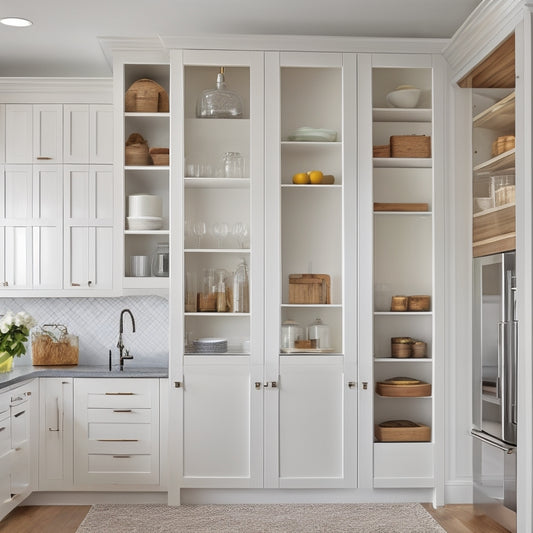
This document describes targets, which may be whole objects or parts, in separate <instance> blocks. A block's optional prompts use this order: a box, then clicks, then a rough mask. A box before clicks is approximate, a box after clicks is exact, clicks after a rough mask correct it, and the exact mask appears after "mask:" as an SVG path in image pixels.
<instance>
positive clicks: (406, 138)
mask: <svg viewBox="0 0 533 533" xmlns="http://www.w3.org/2000/svg"><path fill="white" fill-rule="evenodd" d="M390 146H391V156H392V157H431V137H429V136H428V135H392V136H391V138H390Z"/></svg>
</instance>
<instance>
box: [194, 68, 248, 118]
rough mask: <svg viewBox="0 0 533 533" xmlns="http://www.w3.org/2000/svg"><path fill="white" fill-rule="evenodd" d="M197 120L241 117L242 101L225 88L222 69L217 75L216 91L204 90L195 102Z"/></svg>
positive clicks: (234, 93)
mask: <svg viewBox="0 0 533 533" xmlns="http://www.w3.org/2000/svg"><path fill="white" fill-rule="evenodd" d="M196 116H197V117H198V118H240V117H242V100H241V97H240V96H239V95H238V94H237V93H236V92H235V91H232V90H230V89H228V88H227V86H226V81H225V79H224V67H220V72H219V73H218V74H217V86H216V89H205V90H204V91H202V92H201V94H200V95H199V96H198V100H197V102H196Z"/></svg>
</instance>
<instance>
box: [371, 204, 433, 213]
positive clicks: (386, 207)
mask: <svg viewBox="0 0 533 533" xmlns="http://www.w3.org/2000/svg"><path fill="white" fill-rule="evenodd" d="M428 209H429V205H428V204H426V203H419V204H416V203H386V202H374V211H400V212H410V211H428Z"/></svg>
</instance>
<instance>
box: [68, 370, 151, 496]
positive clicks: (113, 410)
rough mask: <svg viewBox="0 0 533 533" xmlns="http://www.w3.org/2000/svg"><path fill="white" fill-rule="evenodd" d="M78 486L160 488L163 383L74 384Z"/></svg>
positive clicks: (80, 381)
mask: <svg viewBox="0 0 533 533" xmlns="http://www.w3.org/2000/svg"><path fill="white" fill-rule="evenodd" d="M74 418H75V420H76V424H75V428H74V483H75V486H76V488H77V489H86V490H121V491H128V490H139V488H141V487H144V486H146V487H147V488H148V487H150V488H151V489H152V490H157V487H158V486H159V480H160V476H159V380H157V379H145V378H143V379H129V378H120V379H118V378H106V379H103V380H96V379H90V378H88V379H75V380H74Z"/></svg>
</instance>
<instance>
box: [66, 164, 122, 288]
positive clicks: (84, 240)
mask: <svg viewBox="0 0 533 533" xmlns="http://www.w3.org/2000/svg"><path fill="white" fill-rule="evenodd" d="M113 198H114V188H113V168H112V167H111V166H107V165H92V166H88V165H65V167H64V216H65V219H64V269H65V277H64V287H65V288H72V289H75V290H82V289H91V290H93V289H111V288H112V285H113V210H114V204H113Z"/></svg>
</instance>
